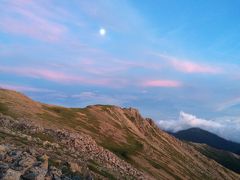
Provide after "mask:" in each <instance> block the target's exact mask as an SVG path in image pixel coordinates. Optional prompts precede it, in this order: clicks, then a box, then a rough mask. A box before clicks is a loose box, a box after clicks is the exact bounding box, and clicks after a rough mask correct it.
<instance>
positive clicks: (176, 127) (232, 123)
mask: <svg viewBox="0 0 240 180" xmlns="http://www.w3.org/2000/svg"><path fill="white" fill-rule="evenodd" d="M158 124H159V126H160V127H161V128H162V129H164V130H167V131H172V132H177V131H180V130H185V129H188V128H191V127H198V128H201V129H204V130H206V131H209V132H212V133H214V134H217V135H219V136H221V137H223V138H225V139H228V140H232V141H235V142H240V117H239V118H238V117H235V118H233V117H224V118H218V119H214V120H206V119H201V118H197V117H196V116H194V115H191V114H187V113H185V112H182V111H181V112H180V115H179V119H178V120H160V121H159V122H158Z"/></svg>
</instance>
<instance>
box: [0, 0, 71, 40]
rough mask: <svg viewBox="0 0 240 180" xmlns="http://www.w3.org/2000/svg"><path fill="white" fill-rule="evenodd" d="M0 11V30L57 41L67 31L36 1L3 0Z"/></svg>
mask: <svg viewBox="0 0 240 180" xmlns="http://www.w3.org/2000/svg"><path fill="white" fill-rule="evenodd" d="M0 11H2V13H1V14H2V15H1V16H0V27H1V31H5V32H8V33H13V34H17V35H24V36H27V37H31V38H34V39H39V40H43V41H57V40H59V39H60V38H62V37H63V35H64V33H65V32H66V31H67V28H66V27H65V26H64V25H63V24H60V23H58V22H57V21H56V20H53V18H52V14H51V13H50V12H48V11H46V9H44V8H43V7H42V4H41V3H39V2H37V1H22V0H16V1H11V0H10V1H7V2H6V1H5V3H3V4H2V5H0Z"/></svg>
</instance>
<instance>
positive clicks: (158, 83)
mask: <svg viewBox="0 0 240 180" xmlns="http://www.w3.org/2000/svg"><path fill="white" fill-rule="evenodd" d="M142 85H143V86H144V87H169V88H170V87H171V88H173V87H180V86H182V83H181V82H180V81H173V80H150V81H145V82H143V83H142Z"/></svg>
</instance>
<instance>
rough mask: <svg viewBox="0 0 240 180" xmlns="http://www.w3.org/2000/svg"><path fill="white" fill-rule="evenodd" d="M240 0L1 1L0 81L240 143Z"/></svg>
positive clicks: (52, 98) (68, 102) (50, 99)
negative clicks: (129, 110) (114, 107)
mask: <svg viewBox="0 0 240 180" xmlns="http://www.w3.org/2000/svg"><path fill="white" fill-rule="evenodd" d="M239 5H240V2H239V1H236V0H231V1H227V0H224V1H221V2H219V1H217V0H213V1H211V2H196V1H193V0H188V1H184V2H179V1H176V0H172V1H164V0H160V1H155V0H152V1H148V2H141V3H139V2H136V1H133V0H123V1H121V2H120V1H117V0H111V1H110V0H93V1H91V2H87V1H76V0H74V1H71V2H69V1H61V2H59V1H54V0H53V1H48V0H42V1H32V0H27V1H24V0H3V2H2V3H1V4H0V12H1V13H0V59H1V61H0V77H1V78H0V87H3V88H7V89H13V90H17V91H20V92H23V93H24V94H26V95H28V96H30V97H31V98H33V99H34V100H36V101H40V102H43V103H49V104H56V105H62V106H67V107H85V106H87V105H92V104H111V105H117V106H121V107H134V108H137V109H139V110H140V112H141V113H142V114H143V116H145V117H150V118H152V119H154V120H155V121H156V122H158V124H159V125H160V126H161V127H162V128H165V129H167V128H170V129H174V128H185V127H189V126H190V127H191V126H193V125H196V124H197V126H198V127H201V128H203V129H205V130H209V129H210V130H213V131H214V132H217V133H218V135H219V134H222V135H224V136H225V137H227V138H232V139H234V140H235V141H236V140H237V141H238V142H240V139H239V134H240V125H239V124H240V123H239V122H240V118H239V117H240V111H239V108H238V107H239V106H240V94H239V92H240V91H239V90H240V84H239V83H237V82H238V80H239V78H240V73H239V72H240V66H239V65H240V64H239V57H240V52H239V45H240V43H239V42H240V35H239V33H238V32H239V30H240V22H239V20H238V18H237V17H239V16H240V11H239V9H238V7H239Z"/></svg>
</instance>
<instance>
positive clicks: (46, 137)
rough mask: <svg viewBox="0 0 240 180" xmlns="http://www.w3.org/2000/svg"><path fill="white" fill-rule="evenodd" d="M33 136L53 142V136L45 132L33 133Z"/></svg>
mask: <svg viewBox="0 0 240 180" xmlns="http://www.w3.org/2000/svg"><path fill="white" fill-rule="evenodd" d="M33 136H34V137H38V138H39V139H41V140H42V141H49V142H55V140H54V138H53V137H52V136H51V135H49V134H45V133H42V132H39V133H34V134H33Z"/></svg>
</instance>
